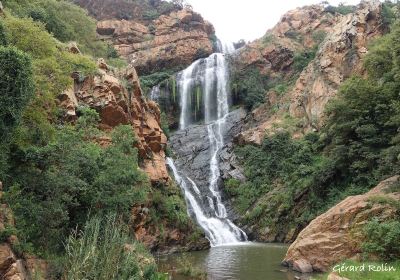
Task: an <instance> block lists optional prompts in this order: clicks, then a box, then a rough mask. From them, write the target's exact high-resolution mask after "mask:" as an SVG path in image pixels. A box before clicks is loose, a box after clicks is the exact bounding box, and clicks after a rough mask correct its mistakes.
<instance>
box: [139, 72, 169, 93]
mask: <svg viewBox="0 0 400 280" xmlns="http://www.w3.org/2000/svg"><path fill="white" fill-rule="evenodd" d="M170 77H171V74H170V73H168V72H155V73H153V74H150V75H147V76H142V77H140V85H141V86H142V88H143V90H144V91H145V92H147V91H149V90H150V89H151V88H152V87H154V86H156V85H158V84H159V83H161V82H162V81H165V80H167V79H169V78H170Z"/></svg>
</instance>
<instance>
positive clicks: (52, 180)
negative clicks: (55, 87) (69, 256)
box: [7, 111, 148, 251]
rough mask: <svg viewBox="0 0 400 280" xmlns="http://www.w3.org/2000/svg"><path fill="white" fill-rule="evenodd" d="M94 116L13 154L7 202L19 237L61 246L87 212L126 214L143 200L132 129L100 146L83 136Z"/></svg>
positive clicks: (144, 183)
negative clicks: (14, 219)
mask: <svg viewBox="0 0 400 280" xmlns="http://www.w3.org/2000/svg"><path fill="white" fill-rule="evenodd" d="M89 112H90V111H89ZM93 120H94V119H93V115H92V114H83V115H82V116H81V117H80V122H79V123H80V125H79V126H76V127H69V126H66V127H64V128H62V129H59V130H57V132H56V135H55V139H54V140H53V141H51V142H49V143H48V144H47V145H45V146H30V147H29V148H27V149H24V150H18V151H17V152H18V153H16V154H14V155H13V158H14V162H13V168H12V170H13V172H12V178H13V180H12V182H10V183H12V187H11V188H10V189H9V190H8V195H7V200H8V202H9V203H10V205H11V207H12V209H13V211H14V213H15V216H16V220H17V227H18V228H19V229H20V230H21V235H20V237H21V238H22V239H23V240H26V241H31V242H33V244H34V245H35V248H37V249H39V250H41V251H45V250H48V249H52V250H56V251H57V250H60V247H59V246H61V244H62V240H63V238H65V237H66V236H67V235H68V234H69V231H70V230H71V229H73V228H75V227H76V226H79V225H82V224H83V223H84V219H85V217H86V216H87V215H88V213H92V214H95V213H107V212H110V211H114V212H117V213H122V214H128V212H129V209H130V207H131V206H132V205H134V204H135V203H138V202H141V201H143V200H144V199H145V198H146V192H147V190H148V180H147V178H146V176H145V175H144V174H143V173H142V172H141V171H139V169H138V163H137V151H136V149H134V148H132V144H133V142H134V141H135V140H134V137H133V134H132V128H131V127H129V126H120V127H118V128H116V129H115V131H114V133H113V136H112V137H113V142H112V144H111V145H110V146H109V147H107V148H105V149H103V148H101V147H100V146H99V145H98V144H96V143H94V142H93V141H91V140H90V139H87V136H88V134H87V131H88V130H89V129H91V130H92V131H93V130H94V129H95V128H94V127H93V125H94V123H93Z"/></svg>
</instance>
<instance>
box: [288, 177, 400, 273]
mask: <svg viewBox="0 0 400 280" xmlns="http://www.w3.org/2000/svg"><path fill="white" fill-rule="evenodd" d="M399 182H400V176H395V177H392V178H389V179H387V180H385V181H383V182H381V183H380V184H379V185H377V186H376V187H375V188H374V189H372V190H371V191H369V192H368V193H366V194H364V195H357V196H350V197H348V198H346V199H345V200H343V201H342V202H340V203H339V204H337V205H336V206H334V207H332V208H331V209H329V210H328V211H327V212H326V213H324V214H322V215H320V216H318V217H317V218H315V219H314V220H313V221H312V222H311V223H310V224H309V225H308V226H307V227H306V228H305V229H304V230H303V231H301V232H300V234H299V235H298V237H297V239H296V241H295V242H294V243H293V244H292V245H291V246H290V247H289V250H288V252H287V254H286V257H285V260H284V262H283V263H284V264H285V265H288V266H290V267H292V268H293V269H294V270H296V271H299V272H311V271H327V270H328V269H329V267H330V266H332V265H333V264H335V263H338V262H340V261H343V260H345V259H349V258H354V257H357V255H358V254H360V253H361V248H360V242H361V241H362V239H363V237H362V234H361V231H360V229H361V227H362V226H363V225H364V224H365V223H366V222H368V221H369V220H370V219H371V218H372V217H374V218H378V219H381V220H386V219H390V218H393V217H394V216H395V215H396V211H397V209H395V208H394V207H393V206H391V205H390V204H384V203H372V202H371V198H373V197H377V196H379V197H385V198H387V199H395V200H397V201H400V193H399V192H397V193H396V192H395V193H390V192H388V191H387V189H388V188H389V187H390V186H393V185H394V184H399Z"/></svg>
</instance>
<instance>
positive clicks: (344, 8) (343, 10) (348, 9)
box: [325, 4, 356, 15]
mask: <svg viewBox="0 0 400 280" xmlns="http://www.w3.org/2000/svg"><path fill="white" fill-rule="evenodd" d="M355 9H356V6H351V5H344V4H339V6H337V7H335V6H330V5H329V6H328V7H326V8H325V12H327V13H331V14H335V13H339V14H342V15H347V14H350V13H353V12H354V11H355Z"/></svg>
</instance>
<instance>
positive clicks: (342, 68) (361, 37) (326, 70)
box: [234, 0, 385, 145]
mask: <svg viewBox="0 0 400 280" xmlns="http://www.w3.org/2000/svg"><path fill="white" fill-rule="evenodd" d="M381 13H382V4H381V3H380V1H378V0H371V1H363V2H362V3H361V4H360V5H359V6H358V7H357V9H356V10H355V12H354V13H350V14H348V15H341V14H337V13H336V14H332V13H330V12H327V11H326V9H324V7H323V6H320V5H314V6H308V7H303V8H298V9H295V10H293V11H290V12H288V13H287V14H285V15H284V16H283V17H282V18H281V20H280V22H279V23H278V24H277V25H276V26H275V27H274V28H273V29H271V30H270V31H268V32H267V34H266V35H265V36H264V37H263V38H262V39H260V40H257V41H255V42H253V43H251V44H249V45H248V46H246V47H245V48H243V49H242V51H241V52H239V56H238V57H237V58H236V59H235V60H234V61H235V64H236V66H235V67H236V68H237V69H246V68H250V67H256V68H257V69H259V70H260V71H261V73H263V74H264V75H267V76H268V77H269V80H270V83H272V84H273V83H281V84H286V85H288V84H289V91H288V92H286V93H285V94H283V95H281V96H279V95H278V94H277V93H276V92H275V90H274V89H272V90H269V91H268V92H266V100H265V104H264V105H262V106H260V107H259V108H257V109H256V110H254V111H253V112H252V113H251V115H249V117H248V119H247V121H246V123H247V125H246V129H244V131H243V132H242V134H241V135H240V141H241V143H249V144H257V145H259V144H261V141H262V139H263V138H264V136H265V134H266V131H267V130H270V129H271V128H272V127H274V126H280V125H281V123H282V122H283V118H284V116H285V115H287V113H289V115H290V116H291V117H293V118H296V119H298V120H299V127H298V132H300V133H302V132H305V131H309V130H310V129H314V130H318V129H319V127H320V126H321V124H322V123H323V115H324V109H325V105H326V104H327V102H328V101H329V100H330V99H332V98H333V97H335V96H336V94H337V91H338V88H339V86H340V85H341V84H342V83H343V82H344V81H345V80H346V79H347V78H348V77H350V76H351V75H353V74H359V75H363V74H364V68H363V65H362V58H363V56H364V55H365V54H366V53H367V52H368V44H369V43H370V42H371V41H372V40H373V39H374V38H376V37H378V36H380V35H382V33H383V32H384V31H385V26H384V25H383V24H382V15H381ZM324 35H326V37H324ZM320 40H322V43H321V44H320V45H319V48H318V52H317V53H316V57H315V59H314V60H313V61H312V62H311V63H310V64H309V65H308V66H307V67H306V68H305V69H304V70H303V71H302V72H301V73H300V76H299V77H298V78H297V79H296V82H295V83H294V85H293V86H291V85H290V84H291V83H292V82H291V80H292V79H293V78H295V77H297V75H298V74H297V73H295V69H293V61H294V55H295V54H296V53H297V54H299V53H301V52H303V51H305V50H311V49H312V48H313V47H315V46H317V44H319V42H321V41H320ZM272 108H274V110H272Z"/></svg>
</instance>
